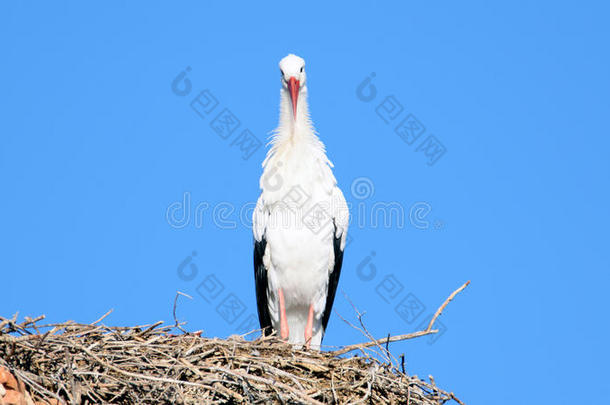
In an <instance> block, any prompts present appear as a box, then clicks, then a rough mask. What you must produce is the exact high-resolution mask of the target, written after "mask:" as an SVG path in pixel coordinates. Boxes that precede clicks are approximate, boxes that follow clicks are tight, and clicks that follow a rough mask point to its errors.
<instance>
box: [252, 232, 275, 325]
mask: <svg viewBox="0 0 610 405" xmlns="http://www.w3.org/2000/svg"><path fill="white" fill-rule="evenodd" d="M266 247H267V240H266V239H265V237H264V236H263V237H262V239H261V241H260V242H257V241H256V240H255V241H254V281H255V283H256V306H257V309H258V322H259V323H260V325H261V329H262V330H263V335H265V336H267V335H269V334H271V331H272V330H271V316H270V315H269V305H268V301H267V269H266V268H265V265H264V264H263V256H264V255H265V248H266Z"/></svg>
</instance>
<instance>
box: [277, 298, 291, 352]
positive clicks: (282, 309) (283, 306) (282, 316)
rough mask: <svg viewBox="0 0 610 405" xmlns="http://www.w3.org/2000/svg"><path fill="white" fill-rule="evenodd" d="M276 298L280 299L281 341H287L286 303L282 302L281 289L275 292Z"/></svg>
mask: <svg viewBox="0 0 610 405" xmlns="http://www.w3.org/2000/svg"><path fill="white" fill-rule="evenodd" d="M277 293H278V296H279V297H280V336H281V337H282V339H284V340H286V339H288V335H289V330H288V320H287V319H286V303H285V302H284V292H283V291H282V289H281V288H278V290H277Z"/></svg>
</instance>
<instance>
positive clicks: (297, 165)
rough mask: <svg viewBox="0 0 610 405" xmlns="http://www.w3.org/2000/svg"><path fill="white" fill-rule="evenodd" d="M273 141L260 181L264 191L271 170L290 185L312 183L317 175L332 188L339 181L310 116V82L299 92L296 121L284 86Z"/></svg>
mask: <svg viewBox="0 0 610 405" xmlns="http://www.w3.org/2000/svg"><path fill="white" fill-rule="evenodd" d="M270 144H271V148H270V149H269V151H268V152H267V157H266V158H265V160H264V161H263V175H262V176H261V181H260V187H261V189H262V190H263V193H265V192H266V191H270V190H266V187H265V179H266V178H268V177H267V176H269V175H270V174H271V171H273V172H274V174H279V175H280V176H282V178H283V180H284V181H285V182H286V183H287V184H286V185H295V184H299V185H301V186H302V187H303V186H304V184H301V183H308V182H309V181H310V180H311V179H312V178H317V180H318V181H320V182H321V183H323V184H324V186H325V187H324V188H327V189H328V190H330V188H332V186H334V185H335V184H336V180H335V177H334V175H333V173H332V171H331V170H330V168H331V167H333V164H332V162H331V161H330V160H329V159H328V157H327V156H326V148H325V146H324V144H323V143H322V141H320V139H319V138H318V135H317V133H316V130H315V129H314V126H313V123H312V122H311V119H310V117H309V106H308V103H307V86H303V87H302V88H301V91H300V94H299V99H298V104H297V117H296V121H295V119H294V117H293V113H292V105H291V102H290V95H289V94H288V91H287V90H286V89H285V88H282V89H281V90H280V117H279V125H278V127H277V128H276V129H275V130H274V131H273V132H272V135H271V141H270ZM273 191H275V190H273Z"/></svg>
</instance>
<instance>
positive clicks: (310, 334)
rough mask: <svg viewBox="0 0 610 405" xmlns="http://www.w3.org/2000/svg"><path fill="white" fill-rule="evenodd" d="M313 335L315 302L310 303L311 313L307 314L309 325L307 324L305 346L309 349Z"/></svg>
mask: <svg viewBox="0 0 610 405" xmlns="http://www.w3.org/2000/svg"><path fill="white" fill-rule="evenodd" d="M312 337H313V304H310V305H309V315H307V325H306V326H305V347H306V348H307V349H309V346H310V345H311V338H312Z"/></svg>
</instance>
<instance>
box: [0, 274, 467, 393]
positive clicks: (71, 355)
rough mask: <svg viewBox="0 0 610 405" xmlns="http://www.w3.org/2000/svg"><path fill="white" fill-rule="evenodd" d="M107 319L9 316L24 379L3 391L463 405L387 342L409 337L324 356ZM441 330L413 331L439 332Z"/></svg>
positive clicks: (4, 349)
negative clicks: (410, 367) (47, 320)
mask: <svg viewBox="0 0 610 405" xmlns="http://www.w3.org/2000/svg"><path fill="white" fill-rule="evenodd" d="M465 286H466V285H464V286H463V287H465ZM463 287H462V289H463ZM457 292H459V291H457V290H456V292H454V294H452V296H454V295H455V294H456V293H457ZM450 298H452V297H450ZM448 301H450V299H448V300H447V301H446V302H445V303H444V304H443V306H442V307H441V308H439V311H437V313H438V314H440V311H442V308H444V306H445V305H446V304H447V302H448ZM103 318H104V317H102V318H101V319H100V320H98V321H96V322H94V323H92V324H77V323H74V322H66V323H62V324H48V325H42V324H40V322H41V321H42V319H44V317H43V316H41V317H38V318H36V319H30V318H27V317H26V318H25V320H24V321H23V322H20V323H18V322H17V316H16V315H15V316H14V317H12V318H3V317H0V371H3V372H4V374H9V373H8V372H7V370H8V371H9V372H10V374H12V376H14V377H16V378H14V379H13V380H16V381H17V384H13V385H17V386H16V387H9V386H6V385H7V383H6V381H1V380H0V389H1V391H4V392H6V388H9V389H10V388H14V389H15V390H21V391H22V395H23V396H24V398H26V399H27V401H26V400H25V399H24V400H23V402H22V403H24V404H26V403H30V404H31V403H33V402H36V403H37V404H58V403H59V404H64V403H67V404H98V403H111V404H160V403H172V404H226V403H252V404H256V403H261V404H268V403H282V404H284V403H286V404H294V403H296V404H324V403H333V404H345V403H401V404H403V403H404V404H411V405H432V404H444V403H446V402H448V401H455V402H456V403H459V404H462V402H461V401H459V400H458V399H457V398H456V397H455V395H454V394H453V393H451V392H447V391H444V390H442V389H440V388H439V387H437V386H436V384H435V383H434V379H433V378H430V380H429V381H424V380H422V379H419V378H418V377H417V376H409V375H407V374H406V373H405V370H404V358H403V361H402V362H401V361H398V360H396V359H394V358H393V357H392V356H391V354H390V352H389V351H388V350H387V343H389V342H391V341H395V340H404V336H407V335H404V336H402V337H403V339H398V338H400V337H401V336H398V337H388V338H387V339H385V345H384V340H374V339H372V340H370V341H369V342H366V343H363V344H359V345H352V346H346V347H344V348H342V349H339V350H335V351H316V350H305V349H295V348H293V347H292V346H290V345H288V344H286V343H285V342H283V341H281V340H279V339H278V338H276V337H275V336H268V337H261V338H258V339H255V340H248V339H246V337H245V336H231V337H229V338H227V339H219V338H205V337H201V336H199V335H198V334H194V333H184V332H180V331H178V330H177V326H178V328H179V325H171V326H164V325H163V323H162V322H157V323H155V324H152V325H142V326H135V327H109V326H105V325H103V324H102V322H101V321H102V319H103ZM432 324H433V322H432V323H431V325H430V326H429V328H428V329H427V330H424V331H421V332H416V333H414V334H411V335H416V336H421V335H422V334H428V333H434V329H432ZM180 329H181V328H180ZM418 334H419V335H418ZM416 336H414V337H416ZM355 351H357V354H356V355H352V356H349V357H348V356H347V355H348V354H349V353H350V352H351V353H353V352H355ZM3 367H4V368H5V370H2V368H3ZM10 374H9V375H10ZM1 375H2V372H0V376H1ZM12 376H11V378H12ZM0 378H1V377H0ZM5 380H6V378H5ZM3 384H4V385H5V386H3ZM4 403H10V402H3V400H2V398H1V397H0V404H4Z"/></svg>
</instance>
